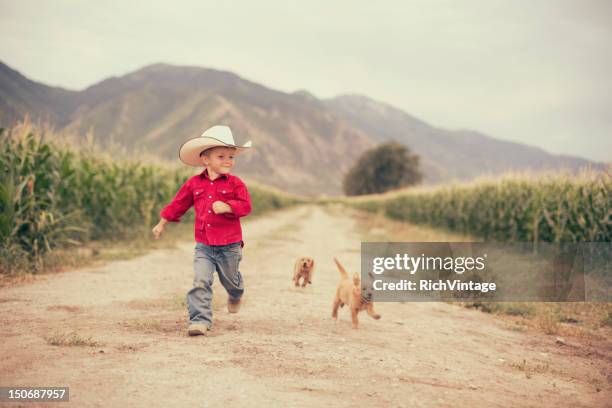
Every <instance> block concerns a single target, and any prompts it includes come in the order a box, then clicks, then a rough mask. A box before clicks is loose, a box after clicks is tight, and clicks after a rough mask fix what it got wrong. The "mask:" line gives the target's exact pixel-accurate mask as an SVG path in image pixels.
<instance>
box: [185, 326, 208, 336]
mask: <svg viewBox="0 0 612 408" xmlns="http://www.w3.org/2000/svg"><path fill="white" fill-rule="evenodd" d="M208 330H209V329H208V326H207V325H205V324H203V323H191V324H190V325H189V328H188V329H187V333H189V335H190V336H199V335H202V336H204V335H206V332H207V331H208Z"/></svg>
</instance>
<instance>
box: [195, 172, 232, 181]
mask: <svg viewBox="0 0 612 408" xmlns="http://www.w3.org/2000/svg"><path fill="white" fill-rule="evenodd" d="M221 177H224V178H226V179H227V178H228V175H227V174H220V175H219V177H217V178H216V179H215V180H217V179H219V178H221ZM200 178H203V179H208V180H210V177H208V169H204V171H203V172H201V173H200ZM211 181H214V180H211Z"/></svg>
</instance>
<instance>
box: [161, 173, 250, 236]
mask: <svg viewBox="0 0 612 408" xmlns="http://www.w3.org/2000/svg"><path fill="white" fill-rule="evenodd" d="M215 201H223V202H224V203H227V204H229V206H230V207H232V211H233V212H232V213H224V214H215V212H214V211H213V210H212V204H213V203H214V202H215ZM192 205H193V206H194V209H195V240H196V241H197V242H202V243H204V244H206V245H227V244H232V243H234V242H242V229H241V228H240V217H244V216H245V215H247V214H249V213H250V212H251V197H250V196H249V191H248V190H247V188H246V186H245V185H244V183H243V182H242V180H240V179H239V178H238V177H236V176H233V175H231V174H227V175H225V174H224V175H221V176H219V177H217V178H216V179H215V180H214V181H211V180H210V178H209V177H208V172H207V171H206V170H204V171H203V172H202V173H200V174H198V175H195V176H193V177H191V178H190V179H189V180H187V181H186V182H185V184H183V185H182V186H181V188H180V189H179V191H178V193H176V196H174V199H173V200H172V202H171V203H170V204H168V205H167V206H166V207H165V208H164V209H163V210H161V211H160V213H159V215H160V216H161V217H162V218H165V219H166V220H168V221H170V222H179V221H180V218H181V216H182V215H183V214H184V213H185V212H186V211H187V210H188V209H189V208H190V207H191V206H192ZM243 245H244V244H243Z"/></svg>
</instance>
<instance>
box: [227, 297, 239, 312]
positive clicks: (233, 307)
mask: <svg viewBox="0 0 612 408" xmlns="http://www.w3.org/2000/svg"><path fill="white" fill-rule="evenodd" d="M240 303H241V298H238V299H236V300H234V299H232V298H230V297H228V298H227V311H228V312H230V313H238V311H239V310H240Z"/></svg>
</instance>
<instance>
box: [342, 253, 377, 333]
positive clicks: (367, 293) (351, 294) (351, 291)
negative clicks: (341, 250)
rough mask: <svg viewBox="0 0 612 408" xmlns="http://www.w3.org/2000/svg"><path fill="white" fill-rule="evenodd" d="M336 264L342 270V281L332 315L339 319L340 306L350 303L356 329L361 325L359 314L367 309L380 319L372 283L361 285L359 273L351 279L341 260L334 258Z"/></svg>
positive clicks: (371, 314) (375, 317)
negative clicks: (374, 301)
mask: <svg viewBox="0 0 612 408" xmlns="http://www.w3.org/2000/svg"><path fill="white" fill-rule="evenodd" d="M334 262H335V263H336V266H338V270H339V271H340V282H339V283H338V287H337V288H336V296H335V298H334V306H333V309H332V317H333V318H334V319H336V320H338V308H339V307H342V306H344V305H348V307H349V309H350V310H351V320H352V321H353V325H352V327H353V329H356V328H357V326H358V325H359V321H358V320H357V314H358V313H359V312H360V311H362V310H364V309H365V310H366V311H367V313H368V314H369V315H370V317H372V318H374V319H376V320H378V319H380V315H379V314H378V313H376V312H375V311H374V304H373V303H372V287H371V285H363V287H362V286H361V278H360V277H359V275H358V274H357V273H355V274H354V275H353V279H351V278H350V277H349V275H348V273H347V272H346V270H345V269H344V268H343V267H342V265H341V264H340V262H338V260H337V259H336V258H334ZM370 277H372V275H371V274H370ZM362 289H363V292H362Z"/></svg>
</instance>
